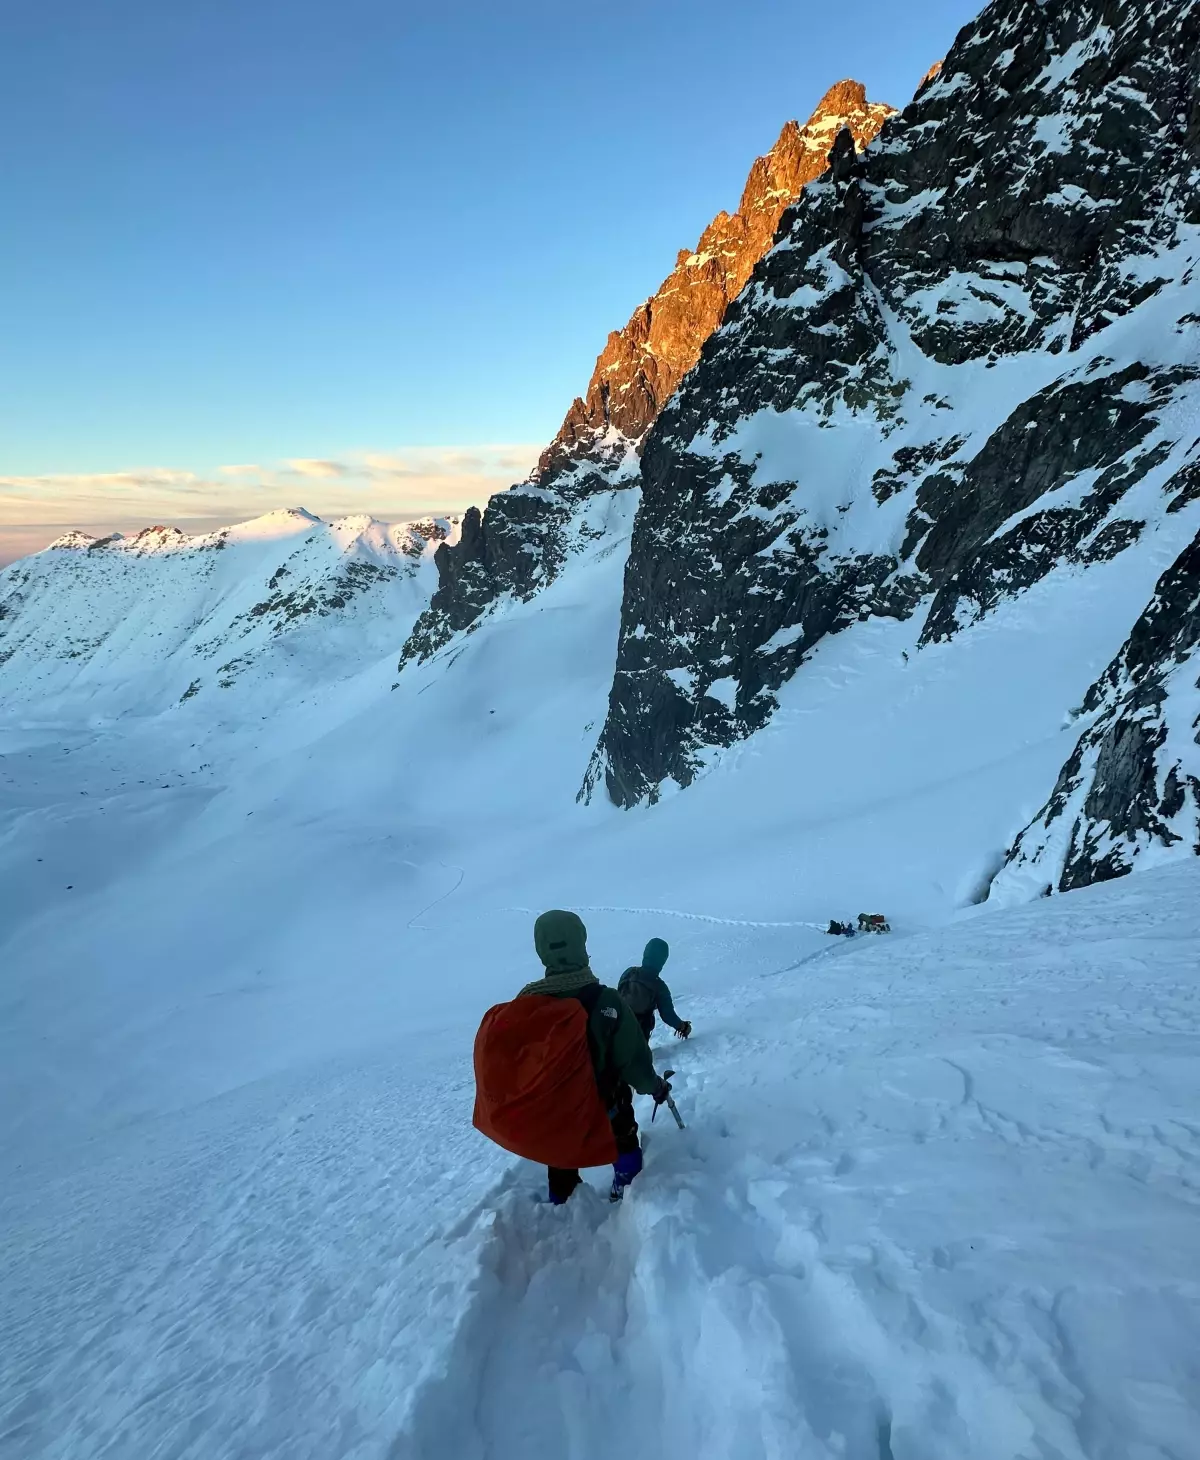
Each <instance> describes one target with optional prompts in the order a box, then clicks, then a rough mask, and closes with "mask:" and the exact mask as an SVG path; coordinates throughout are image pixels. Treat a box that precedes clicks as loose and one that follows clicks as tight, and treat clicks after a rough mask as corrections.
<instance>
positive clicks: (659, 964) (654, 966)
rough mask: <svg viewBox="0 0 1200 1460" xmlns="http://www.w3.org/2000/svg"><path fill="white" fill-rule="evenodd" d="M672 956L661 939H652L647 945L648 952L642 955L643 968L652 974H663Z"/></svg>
mask: <svg viewBox="0 0 1200 1460" xmlns="http://www.w3.org/2000/svg"><path fill="white" fill-rule="evenodd" d="M670 956H671V950H670V949H669V948H668V947H667V945H666V944H665V943H664V942H663V940H662V939H661V938H651V939H650V941H649V943H647V944H646V951H645V952H644V953H643V954H642V967H643V968H645V969H648V970H649V971H650V972H651V973H661V972H662V971H663V965H664V964H665V963H666V961H667V959H668V958H669V957H670Z"/></svg>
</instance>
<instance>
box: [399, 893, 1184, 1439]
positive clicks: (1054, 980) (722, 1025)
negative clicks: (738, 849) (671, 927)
mask: <svg viewBox="0 0 1200 1460" xmlns="http://www.w3.org/2000/svg"><path fill="white" fill-rule="evenodd" d="M1198 885H1200V878H1198V877H1197V875H1196V869H1194V868H1191V867H1189V868H1185V869H1178V870H1175V871H1172V872H1169V873H1165V874H1164V873H1160V874H1157V875H1156V876H1155V877H1154V878H1143V879H1140V885H1137V886H1136V889H1135V888H1134V887H1127V888H1122V889H1121V892H1120V893H1119V894H1117V895H1116V896H1109V897H1108V898H1107V899H1105V898H1101V897H1099V896H1097V894H1096V893H1095V892H1089V893H1087V894H1083V895H1081V896H1077V897H1075V898H1072V899H1069V900H1068V901H1067V902H1065V903H1062V904H1058V905H1055V906H1050V905H1047V904H1041V905H1039V906H1037V907H1035V908H1033V909H1029V910H1024V911H1022V912H1020V913H1008V914H1005V915H1004V916H1003V917H997V916H995V915H991V916H987V917H983V918H980V919H979V920H978V921H973V922H971V923H968V924H966V925H963V926H960V927H958V928H955V929H954V930H953V931H950V932H944V933H938V934H934V935H921V936H917V937H913V938H909V939H903V940H900V939H891V940H887V939H881V940H861V941H860V942H856V943H852V944H849V945H835V946H834V947H833V948H831V949H830V950H829V951H828V952H826V953H824V954H819V955H816V956H815V957H812V958H810V959H808V960H806V961H805V962H803V963H801V964H800V965H799V966H798V967H795V968H791V969H788V970H785V971H780V972H771V973H763V974H760V975H759V976H758V977H757V978H756V979H754V981H753V982H752V983H751V984H748V985H745V986H743V987H741V988H737V989H730V990H727V991H726V992H725V993H724V994H721V995H712V996H710V997H708V998H707V999H702V1000H699V1001H694V1002H693V1001H691V1000H689V1001H688V1002H687V1005H686V1008H687V1013H688V1014H689V1016H694V1017H695V1020H696V1024H697V1027H698V1030H699V1031H700V1032H699V1034H698V1035H697V1037H696V1039H695V1040H694V1042H691V1043H689V1044H687V1045H685V1046H680V1045H679V1044H677V1043H676V1042H675V1041H670V1044H669V1047H664V1048H662V1049H660V1050H659V1051H658V1052H657V1055H656V1059H657V1063H658V1065H659V1068H663V1067H664V1066H665V1065H667V1063H668V1062H669V1063H670V1064H674V1065H676V1066H677V1069H678V1075H677V1079H676V1089H677V1093H678V1097H679V1102H680V1106H681V1110H682V1111H683V1112H684V1116H685V1119H686V1120H688V1129H687V1130H686V1131H685V1132H678V1131H676V1130H675V1129H674V1127H673V1126H671V1125H667V1126H665V1127H662V1126H661V1124H660V1123H658V1122H656V1123H655V1126H654V1128H653V1131H652V1133H651V1136H650V1139H649V1142H648V1154H647V1170H646V1173H645V1175H644V1176H643V1177H642V1178H639V1181H638V1182H637V1183H635V1185H634V1187H633V1189H632V1190H631V1192H630V1195H629V1196H628V1197H627V1199H626V1202H625V1204H624V1205H623V1206H622V1207H620V1208H617V1209H615V1210H614V1209H612V1208H610V1207H609V1205H608V1203H607V1201H606V1199H605V1198H604V1196H603V1194H602V1192H601V1191H600V1190H596V1189H591V1188H589V1189H586V1190H584V1191H583V1192H581V1193H580V1195H581V1196H583V1197H586V1198H587V1199H586V1200H584V1201H578V1200H577V1201H575V1202H573V1203H572V1204H571V1205H570V1206H569V1207H568V1208H567V1209H565V1210H562V1211H560V1210H556V1209H552V1208H548V1207H544V1206H531V1204H530V1201H529V1196H530V1192H531V1190H533V1189H535V1188H536V1187H537V1185H538V1177H537V1175H536V1174H535V1173H534V1172H532V1171H531V1170H529V1168H518V1171H517V1173H516V1174H515V1176H514V1177H513V1178H510V1179H509V1180H508V1181H506V1182H505V1183H504V1184H503V1186H502V1188H501V1190H500V1192H499V1194H498V1198H497V1199H496V1200H495V1201H494V1202H488V1203H485V1205H484V1207H483V1209H482V1210H481V1211H480V1213H479V1215H478V1217H477V1219H476V1222H475V1226H474V1233H475V1237H476V1241H477V1243H478V1248H477V1257H476V1260H477V1262H478V1276H477V1278H476V1281H475V1287H474V1292H473V1295H472V1300H471V1303H470V1306H469V1308H468V1310H467V1312H466V1313H465V1314H464V1317H463V1319H462V1322H461V1324H460V1326H459V1329H458V1332H457V1335H456V1338H455V1342H454V1345H453V1346H452V1348H451V1349H450V1351H449V1352H448V1353H447V1355H446V1356H445V1360H444V1370H443V1373H442V1375H441V1376H440V1378H438V1379H437V1380H435V1381H434V1382H433V1383H432V1384H430V1385H427V1386H426V1387H425V1388H424V1389H423V1390H422V1391H421V1392H420V1394H419V1397H418V1400H417V1403H416V1405H415V1407H414V1410H413V1413H412V1415H411V1417H410V1419H409V1422H408V1425H407V1427H406V1428H405V1429H404V1430H403V1431H402V1434H401V1437H400V1439H399V1440H398V1441H397V1443H396V1445H395V1446H394V1447H393V1449H392V1451H391V1452H390V1453H391V1454H392V1455H394V1456H397V1457H398V1456H405V1457H410V1456H411V1457H413V1460H435V1457H440V1456H443V1455H461V1456H469V1457H471V1460H476V1457H480V1460H482V1457H489V1460H500V1457H502V1460H515V1457H517V1456H527V1455H542V1454H545V1455H561V1456H567V1457H571V1460H576V1457H579V1460H584V1457H586V1460H591V1457H593V1456H594V1457H600V1456H604V1455H608V1454H611V1452H612V1447H613V1444H614V1443H615V1440H614V1436H619V1443H620V1447H621V1451H622V1453H623V1454H627V1455H629V1456H631V1457H636V1460H640V1457H643V1456H645V1457H651V1456H666V1457H673V1456H680V1457H683V1456H687V1455H713V1456H717V1455H720V1456H737V1457H747V1460H750V1457H753V1460H758V1457H764V1460H765V1457H783V1456H800V1457H808V1456H812V1457H818V1456H819V1457H826V1456H853V1457H871V1460H875V1457H890V1460H906V1457H907V1460H917V1457H939V1460H940V1457H947V1460H949V1457H963V1456H972V1457H975V1456H978V1457H985V1460H1016V1457H1023V1456H1027V1455H1039V1456H1041V1455H1054V1456H1063V1457H1072V1460H1075V1457H1087V1460H1096V1457H1114V1460H1115V1457H1117V1456H1134V1455H1137V1456H1151V1455H1154V1456H1175V1457H1185V1456H1193V1455H1196V1454H1200V1441H1198V1440H1197V1430H1196V1424H1195V1421H1196V1408H1197V1404H1198V1402H1200V1385H1198V1384H1197V1378H1198V1375H1197V1370H1196V1366H1195V1359H1194V1355H1195V1354H1196V1353H1197V1352H1200V1343H1198V1340H1200V1284H1197V1283H1196V1282H1195V1281H1194V1278H1193V1277H1192V1274H1193V1272H1194V1262H1193V1260H1192V1256H1191V1254H1192V1253H1193V1250H1194V1222H1195V1204H1196V1201H1197V1196H1198V1194H1200V1177H1198V1174H1197V1166H1196V1158H1197V1156H1198V1155H1200V1125H1198V1124H1197V1123H1196V1122H1195V1121H1194V1118H1193V1110H1194V1105H1193V1102H1194V1099H1195V1095H1196V1087H1197V1084H1198V1083H1200V1080H1198V1078H1197V1074H1196V1071H1195V1069H1194V1066H1193V1064H1192V1062H1191V1061H1190V1060H1189V1059H1188V1057H1187V1053H1186V1047H1187V1041H1188V1038H1189V1036H1188V1034H1187V1031H1188V1030H1190V1029H1191V1028H1193V1027H1194V1019H1195V1014H1196V993H1195V989H1194V986H1193V985H1192V981H1191V978H1190V972H1189V970H1190V967H1191V961H1192V957H1193V954H1194V949H1195V946H1196V937H1197V934H1198V933H1200V922H1198V920H1197V916H1196V913H1195V911H1194V895H1195V891H1196V889H1197V886H1198ZM1106 891H1107V890H1106ZM1185 905H1186V906H1187V908H1188V910H1187V912H1186V913H1185V912H1184V907H1185ZM741 938H742V939H743V940H744V941H742V943H741V946H740V948H739V949H738V951H739V953H740V955H741V958H740V962H741V964H742V966H743V967H747V966H753V965H754V964H755V963H756V962H762V961H764V957H763V955H764V954H767V952H768V949H772V948H773V946H776V945H777V940H778V939H779V934H777V933H776V934H765V933H762V932H759V933H743V934H742V935H741ZM731 951H732V950H731V948H730V946H729V945H726V946H724V947H720V948H714V949H712V950H711V951H710V956H711V957H715V959H716V960H718V961H719V962H720V964H721V965H723V966H728V965H727V964H726V959H727V958H728V957H729V955H730V952H731ZM768 956H769V955H768ZM669 971H670V969H669V968H668V972H669ZM1134 974H1136V981H1134V980H1133V979H1132V978H1130V976H1131V975H1134ZM656 1042H659V1043H661V1042H662V1041H661V1040H659V1041H656ZM526 1173H528V1174H526ZM1151 1234H1153V1235H1151Z"/></svg>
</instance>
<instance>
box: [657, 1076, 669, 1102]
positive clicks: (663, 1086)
mask: <svg viewBox="0 0 1200 1460" xmlns="http://www.w3.org/2000/svg"><path fill="white" fill-rule="evenodd" d="M670 1094H671V1087H670V1085H668V1084H667V1082H666V1080H664V1079H663V1078H662V1077H661V1076H660V1077H659V1081H658V1084H657V1085H655V1087H654V1103H655V1105H661V1104H662V1103H663V1101H664V1100H666V1099H668V1098H669V1096H670Z"/></svg>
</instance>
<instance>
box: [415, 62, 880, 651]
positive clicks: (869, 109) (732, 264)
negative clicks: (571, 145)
mask: <svg viewBox="0 0 1200 1460" xmlns="http://www.w3.org/2000/svg"><path fill="white" fill-rule="evenodd" d="M891 115H893V109H892V108H891V107H889V106H885V105H883V104H882V103H879V102H868V100H867V96H866V91H865V89H864V88H863V86H862V85H861V84H860V83H859V82H857V81H841V82H839V83H838V84H837V85H836V86H833V87H831V88H830V90H829V91H828V92H826V94H825V96H824V97H823V98H822V99H821V102H820V103H819V105H818V106H817V109H816V110H815V111H814V112H813V114H812V116H811V117H810V119H809V121H808V122H807V124H806V125H805V126H803V127H801V126H800V125H799V124H798V123H797V122H788V123H787V125H786V126H785V127H784V129H783V131H782V132H781V133H780V135H779V140H778V141H777V142H776V143H775V146H774V147H772V149H771V150H770V152H768V153H767V154H766V156H764V157H760V158H758V160H757V161H756V162H755V163H754V165H753V167H752V168H751V169H750V175H749V177H748V178H747V181H746V186H745V189H744V191H743V193H742V198H741V202H740V203H739V205H738V209H737V211H736V212H735V213H732V214H730V213H725V212H722V213H718V215H717V216H716V218H714V219H713V221H712V223H710V224H709V226H708V227H707V228H706V229H705V231H704V233H703V235H702V236H701V238H700V242H699V243H698V244H697V245H696V247H695V249H683V250H681V251H680V254H679V257H678V259H677V260H676V264H675V268H674V269H673V270H672V272H671V273H670V275H669V276H668V277H667V279H666V280H665V281H664V282H663V284H662V286H661V287H660V288H659V289H658V290H657V292H656V293H655V294H654V295H653V297H652V298H650V299H648V300H647V301H646V302H645V303H644V304H641V305H639V306H638V308H637V309H636V310H635V311H634V313H633V315H632V317H631V318H630V320H629V322H628V324H626V325H625V327H624V328H623V329H620V330H614V331H613V333H612V334H611V335H609V337H608V343H607V344H606V345H605V347H604V349H603V350H602V351H601V353H600V356H599V358H598V359H597V361H596V367H595V369H594V370H593V372H592V378H591V381H590V382H589V384H588V388H587V391H586V392H585V394H584V395H583V396H582V397H578V398H576V400H574V401H573V402H572V404H571V407H570V409H569V410H568V411H567V415H566V419H565V420H564V421H563V424H562V426H561V428H560V429H559V432H558V434H557V436H555V438H554V440H553V441H552V442H551V443H550V445H549V446H548V447H547V448H546V450H545V451H544V452H543V453H542V456H541V459H540V461H539V462H538V465H537V468H536V470H535V471H534V472H533V474H532V476H531V478H530V480H529V481H528V482H526V483H523V484H521V485H519V486H516V487H514V488H512V489H511V490H510V491H507V492H500V493H497V494H496V495H495V496H493V497H492V498H491V499H490V500H489V502H488V504H487V508H486V510H485V511H484V512H482V513H481V512H479V511H478V510H477V509H474V508H472V509H471V511H470V512H469V513H468V514H467V517H466V518H465V519H464V523H463V534H462V537H461V539H460V541H459V542H458V544H457V545H455V546H453V547H449V546H448V547H446V548H445V549H444V550H442V551H440V552H439V553H438V557H437V567H438V573H439V585H438V589H437V591H436V593H435V594H434V597H433V601H432V603H431V604H430V607H429V609H428V611H427V612H426V613H424V614H423V615H422V616H421V618H420V620H419V621H418V623H417V626H416V628H415V629H414V631H413V633H412V636H411V637H410V639H409V642H408V644H407V645H406V646H405V649H404V654H403V657H402V660H401V663H402V664H403V663H405V662H407V661H408V660H409V659H414V658H415V659H424V658H427V657H428V656H429V655H430V654H433V653H435V652H436V651H437V650H438V649H439V648H440V647H441V646H442V645H443V644H445V643H446V642H447V641H448V639H449V638H450V637H451V636H452V635H453V634H454V633H457V632H458V631H459V630H462V629H465V628H469V627H470V625H471V624H473V623H474V622H475V621H476V620H477V619H478V618H479V616H480V615H481V614H482V613H483V612H485V611H486V609H487V608H488V607H489V606H490V605H491V604H492V603H494V602H495V601H496V600H497V599H498V598H499V597H501V596H502V595H503V594H505V593H512V594H515V595H516V596H517V597H518V598H528V597H530V596H531V595H532V594H534V593H536V592H537V591H538V590H539V589H541V588H543V587H545V586H546V585H547V584H548V583H550V582H552V581H553V580H554V578H555V577H556V576H557V574H558V572H559V570H560V568H561V566H562V564H563V562H564V561H565V559H566V558H567V556H568V555H569V553H570V551H571V548H572V546H573V544H574V541H575V539H576V536H577V534H576V532H575V531H574V524H573V522H572V517H573V514H574V512H575V511H576V509H577V508H578V506H579V504H580V503H581V502H584V501H585V500H586V499H587V498H588V497H590V496H593V495H595V494H596V493H597V492H601V491H608V490H612V489H614V488H618V489H619V488H621V487H627V486H632V485H635V484H636V482H637V479H638V478H637V457H638V451H639V449H640V445H641V442H642V440H643V438H644V436H645V433H646V431H647V429H648V428H649V426H650V425H651V424H652V423H653V421H654V420H655V419H656V418H657V416H658V414H659V412H660V411H661V410H662V407H663V405H664V403H665V402H666V401H667V400H668V399H669V398H670V396H671V395H672V393H673V392H674V391H675V389H676V388H677V386H678V385H679V382H680V381H681V380H682V379H683V377H684V376H685V375H686V374H687V372H688V371H689V370H691V369H692V367H693V366H694V365H695V364H696V361H697V360H698V359H699V357H700V351H701V349H702V347H703V345H704V342H705V340H707V339H708V337H709V336H710V335H711V334H712V332H713V331H714V330H715V329H716V328H717V327H718V325H719V324H720V323H721V321H722V319H723V318H724V317H725V314H726V311H727V310H728V308H729V305H730V302H731V301H732V300H733V299H734V298H736V296H737V295H738V294H739V293H740V291H741V290H742V288H743V287H744V286H745V283H746V280H747V279H748V278H749V277H750V273H751V271H752V269H753V268H754V265H755V264H756V263H757V262H758V260H759V259H760V258H761V257H762V255H763V254H764V253H765V252H766V251H767V250H768V249H769V248H770V246H771V243H772V240H773V239H774V236H775V231H776V229H777V227H778V225H779V220H780V218H781V216H782V215H783V212H784V210H785V209H786V208H787V207H788V205H789V204H791V203H793V202H794V201H795V200H796V198H797V197H798V196H799V195H800V193H801V191H802V190H803V188H804V187H805V186H806V184H808V183H810V182H811V181H813V179H815V178H818V177H820V176H821V174H822V173H823V172H824V171H825V170H826V167H827V163H828V156H829V150H830V147H831V146H832V145H833V143H834V141H835V139H836V138H837V137H838V136H839V134H840V133H842V131H843V129H846V130H848V132H849V134H850V136H852V137H853V139H854V145H856V146H858V147H865V146H866V145H867V143H868V142H870V141H871V140H872V139H873V138H874V137H875V136H876V135H877V134H878V132H879V129H880V127H882V125H883V123H884V121H885V120H886V119H887V118H888V117H889V116H891Z"/></svg>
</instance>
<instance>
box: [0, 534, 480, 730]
mask: <svg viewBox="0 0 1200 1460" xmlns="http://www.w3.org/2000/svg"><path fill="white" fill-rule="evenodd" d="M456 531H457V522H456V521H454V520H449V519H431V520H429V521H424V522H412V523H404V524H400V525H388V524H385V523H381V522H375V521H373V520H372V519H371V518H369V517H349V518H344V519H342V520H340V521H337V522H332V523H327V522H323V521H322V520H321V519H320V518H317V517H314V516H312V514H311V513H308V512H303V511H300V510H293V511H287V512H274V513H269V514H268V515H267V516H265V517H260V518H256V519H255V520H254V521H252V522H246V523H241V524H239V525H238V526H236V527H230V528H225V529H223V530H222V531H219V532H213V533H207V534H205V535H203V536H199V537H188V536H186V535H185V534H184V533H182V532H180V531H179V530H178V529H177V528H173V527H152V528H147V529H146V530H145V531H143V532H139V533H138V534H137V535H136V536H133V537H129V538H124V537H121V536H119V535H115V536H113V537H108V538H93V537H88V536H87V535H85V534H81V533H69V534H67V535H66V536H65V537H62V538H60V539H59V540H58V541H57V542H55V543H53V544H51V546H50V547H49V548H47V549H46V550H45V551H44V552H41V553H38V554H35V555H34V556H33V557H31V558H26V559H24V560H22V561H19V562H17V563H14V564H12V565H10V566H9V567H8V568H6V569H5V570H4V571H3V572H0V700H3V702H4V704H5V705H6V707H8V708H9V709H12V708H14V707H15V706H17V705H19V704H25V705H27V706H36V707H37V709H38V711H39V712H40V713H45V712H46V711H48V710H49V709H51V707H53V706H55V705H56V704H59V705H61V706H63V707H64V708H65V709H67V710H68V711H77V710H78V708H79V706H80V705H81V704H86V705H87V706H88V708H89V710H91V711H93V712H98V713H103V714H112V713H123V712H127V711H134V712H137V713H143V714H145V713H155V712H158V711H162V710H165V709H167V708H169V707H170V706H172V705H174V704H178V703H180V702H186V701H188V700H191V699H194V698H196V697H197V696H200V697H203V698H205V699H211V698H212V696H213V695H214V694H219V693H220V692H222V691H227V690H231V689H235V688H236V687H237V686H238V684H239V682H240V681H241V680H242V678H243V677H244V676H245V675H246V674H247V673H248V672H250V673H251V675H252V677H254V678H256V679H259V680H262V679H269V678H275V677H278V678H279V680H280V684H279V685H278V686H277V688H278V689H279V690H280V691H281V692H282V691H283V688H284V683H283V682H284V681H286V682H287V690H288V692H296V693H303V692H305V691H306V690H308V689H311V688H315V687H316V684H315V683H312V682H310V683H309V684H305V682H304V681H305V677H306V675H307V676H308V677H309V679H310V681H317V682H319V681H323V680H329V679H336V678H339V677H346V676H349V675H351V674H353V673H354V672H355V670H356V668H358V667H360V666H361V665H362V664H363V663H370V662H371V661H372V659H373V658H374V657H378V656H379V655H380V654H383V653H387V652H389V651H390V650H393V649H394V648H395V646H396V644H397V643H400V642H402V641H403V639H404V637H405V635H406V634H407V633H408V630H409V629H410V628H411V626H412V623H413V620H414V619H415V618H416V616H417V614H418V613H419V612H420V611H421V609H422V608H423V607H424V605H425V603H426V602H427V601H428V594H429V591H430V588H429V583H430V579H431V578H432V576H433V573H432V555H433V552H434V549H435V548H436V547H437V545H438V544H439V543H441V542H444V541H446V540H447V539H452V538H453V536H454V534H455V533H456ZM318 625H319V628H318Z"/></svg>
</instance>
